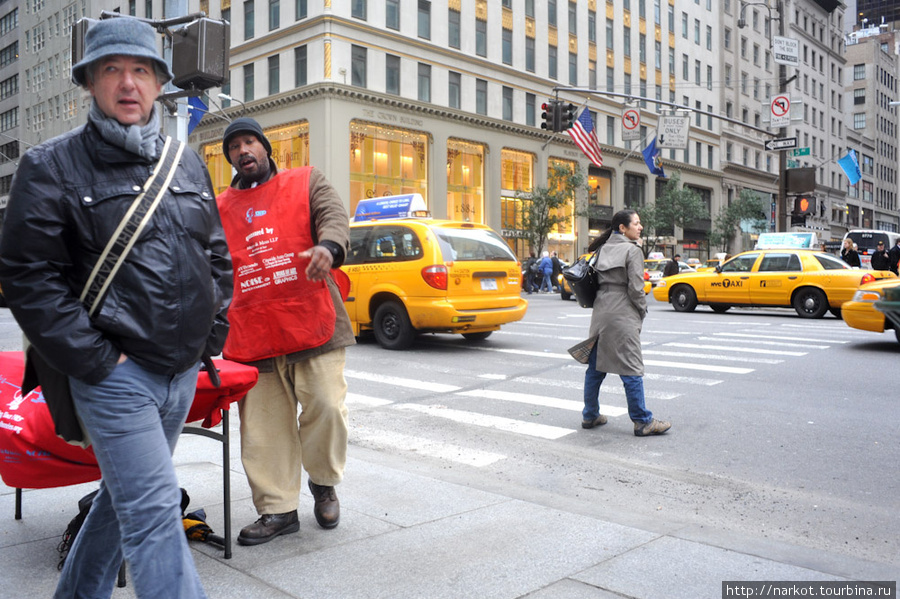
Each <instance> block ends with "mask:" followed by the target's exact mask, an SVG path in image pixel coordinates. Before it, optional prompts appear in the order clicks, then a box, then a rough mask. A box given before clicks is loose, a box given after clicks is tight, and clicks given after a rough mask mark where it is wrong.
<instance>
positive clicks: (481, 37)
mask: <svg viewBox="0 0 900 599" xmlns="http://www.w3.org/2000/svg"><path fill="white" fill-rule="evenodd" d="M475 54H477V55H478V56H482V57H484V56H487V21H485V20H484V19H475Z"/></svg>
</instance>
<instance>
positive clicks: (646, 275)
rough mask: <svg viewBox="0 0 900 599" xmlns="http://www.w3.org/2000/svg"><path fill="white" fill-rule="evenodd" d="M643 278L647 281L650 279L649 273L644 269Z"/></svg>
mask: <svg viewBox="0 0 900 599" xmlns="http://www.w3.org/2000/svg"><path fill="white" fill-rule="evenodd" d="M644 280H645V281H649V280H650V273H649V272H647V271H646V270H645V271H644Z"/></svg>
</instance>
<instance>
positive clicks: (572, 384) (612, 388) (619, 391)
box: [513, 376, 681, 399]
mask: <svg viewBox="0 0 900 599" xmlns="http://www.w3.org/2000/svg"><path fill="white" fill-rule="evenodd" d="M616 378H618V377H613V382H614V383H617V382H618V381H616V380H615V379H616ZM513 380H514V381H516V382H519V383H526V384H529V385H546V386H551V385H552V386H554V387H561V388H563V389H575V390H578V391H581V390H583V389H584V379H583V378H582V379H581V380H556V379H539V378H537V377H532V376H520V377H516V378H515V379H513ZM600 392H601V393H610V394H612V395H625V389H624V388H623V387H622V386H620V385H618V384H610V383H609V379H607V380H606V381H604V383H603V386H602V387H600ZM644 395H645V396H646V397H649V398H650V399H675V398H676V397H680V396H681V394H680V393H670V392H667V391H656V390H652V389H645V390H644ZM537 397H543V396H541V395H538V396H537Z"/></svg>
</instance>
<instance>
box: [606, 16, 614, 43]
mask: <svg viewBox="0 0 900 599" xmlns="http://www.w3.org/2000/svg"><path fill="white" fill-rule="evenodd" d="M606 49H607V50H612V49H613V20H612V19H610V18H608V17H607V19H606Z"/></svg>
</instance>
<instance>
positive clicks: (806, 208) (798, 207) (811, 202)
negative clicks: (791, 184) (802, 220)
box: [794, 195, 816, 215]
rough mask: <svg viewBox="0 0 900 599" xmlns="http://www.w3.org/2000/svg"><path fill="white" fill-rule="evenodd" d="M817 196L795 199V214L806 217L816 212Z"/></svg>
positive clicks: (803, 196) (804, 196)
mask: <svg viewBox="0 0 900 599" xmlns="http://www.w3.org/2000/svg"><path fill="white" fill-rule="evenodd" d="M815 210H816V196H807V195H802V196H797V197H796V198H794V214H797V215H806V214H810V213H813V212H815Z"/></svg>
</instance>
